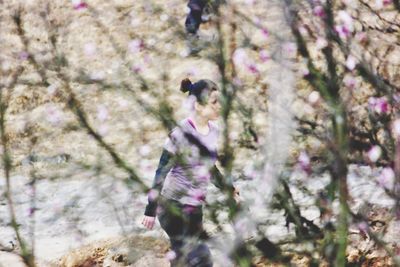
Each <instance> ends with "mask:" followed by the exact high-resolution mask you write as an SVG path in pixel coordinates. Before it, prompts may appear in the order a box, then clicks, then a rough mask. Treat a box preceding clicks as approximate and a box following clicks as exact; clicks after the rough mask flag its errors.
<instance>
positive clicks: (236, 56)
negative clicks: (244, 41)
mask: <svg viewBox="0 0 400 267" xmlns="http://www.w3.org/2000/svg"><path fill="white" fill-rule="evenodd" d="M247 61H248V56H247V53H246V51H245V50H244V49H243V48H238V49H236V50H235V52H234V53H233V63H234V64H235V65H237V66H239V65H243V64H245V63H246V62H247Z"/></svg>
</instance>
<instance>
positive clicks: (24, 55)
mask: <svg viewBox="0 0 400 267" xmlns="http://www.w3.org/2000/svg"><path fill="white" fill-rule="evenodd" d="M28 58H29V53H28V52H26V51H22V52H21V53H19V59H20V60H27V59H28Z"/></svg>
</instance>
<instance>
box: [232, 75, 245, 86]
mask: <svg viewBox="0 0 400 267" xmlns="http://www.w3.org/2000/svg"><path fill="white" fill-rule="evenodd" d="M232 82H233V84H234V85H236V86H243V82H242V80H241V79H240V78H239V77H237V76H235V77H234V78H233V80H232Z"/></svg>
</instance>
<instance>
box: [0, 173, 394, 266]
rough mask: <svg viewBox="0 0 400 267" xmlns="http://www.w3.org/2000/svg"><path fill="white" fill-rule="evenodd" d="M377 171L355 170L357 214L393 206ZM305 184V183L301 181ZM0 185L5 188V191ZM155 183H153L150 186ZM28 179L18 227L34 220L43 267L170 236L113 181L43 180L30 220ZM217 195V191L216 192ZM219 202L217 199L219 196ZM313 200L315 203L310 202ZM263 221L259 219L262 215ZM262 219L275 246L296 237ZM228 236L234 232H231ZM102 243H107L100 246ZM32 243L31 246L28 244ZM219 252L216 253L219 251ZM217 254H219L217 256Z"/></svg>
mask: <svg viewBox="0 0 400 267" xmlns="http://www.w3.org/2000/svg"><path fill="white" fill-rule="evenodd" d="M377 174H378V172H377V171H371V169H369V168H365V167H362V168H354V167H353V168H351V173H350V175H349V188H350V189H351V195H352V196H353V198H354V200H355V202H354V203H355V204H354V206H353V208H355V209H356V208H357V205H361V203H363V202H365V201H368V202H370V203H374V204H376V205H379V206H389V205H391V204H392V202H391V200H390V199H389V198H388V197H386V196H385V193H384V192H383V190H382V189H380V188H379V187H377V186H376V183H375V182H374V180H373V176H374V175H377ZM299 179H300V178H299ZM4 180H5V179H1V180H0V186H2V187H3V186H4ZM321 180H322V181H323V179H320V180H318V182H317V180H316V179H315V180H312V179H310V180H307V181H304V182H305V184H307V185H309V187H310V188H311V189H313V190H318V188H321V187H323V185H324V184H323V182H321ZM147 182H150V181H147ZM27 183H28V178H27V177H25V176H13V177H12V186H13V200H14V203H15V208H16V212H17V218H18V223H19V224H20V225H21V228H20V229H21V232H22V234H23V236H25V237H30V225H32V223H33V220H34V240H35V243H34V244H35V255H36V257H37V260H38V262H39V263H40V265H39V266H46V263H48V262H53V263H54V262H57V260H58V259H60V258H61V257H62V256H63V255H64V254H66V253H68V252H69V251H71V250H72V249H75V248H79V247H81V246H83V245H86V244H96V242H100V243H104V240H112V239H118V236H120V239H121V238H122V237H126V236H129V235H138V236H141V237H146V236H147V237H155V238H157V239H162V240H165V238H166V236H165V234H164V233H163V232H162V230H161V228H160V227H159V225H157V226H156V227H155V228H154V230H152V231H146V230H144V229H143V228H142V227H141V224H140V221H141V218H142V214H143V210H144V207H145V204H146V197H145V196H144V195H143V194H140V193H136V192H134V191H133V190H131V189H129V188H128V187H127V186H126V185H125V184H124V183H123V182H122V181H118V180H115V179H112V178H110V177H99V178H92V179H89V180H80V179H71V180H65V179H59V180H53V181H51V180H39V181H37V184H36V206H37V210H36V212H35V213H34V216H30V215H29V213H30V212H29V210H30V201H31V196H32V188H31V187H30V186H29V185H28V184H27ZM248 183H250V182H248V181H247V182H237V184H238V186H239V187H240V188H241V191H242V195H243V199H244V200H245V199H246V196H247V195H248V194H251V192H246V184H248ZM211 191H214V192H215V189H213V188H211ZM214 196H216V195H214ZM294 196H295V199H298V200H299V203H300V204H301V205H302V206H303V207H307V206H309V205H308V203H307V198H306V197H304V196H302V195H301V194H300V193H299V192H296V191H294ZM309 200H311V199H309ZM0 204H1V206H0V218H2V219H1V221H0V222H1V225H0V227H1V228H0V229H1V230H0V240H2V243H3V245H5V246H9V245H10V244H11V243H10V242H12V243H14V244H16V238H15V235H14V232H13V230H12V229H11V227H10V226H9V225H7V223H8V222H9V216H8V206H7V205H6V202H5V199H4V197H2V198H1V202H0ZM303 214H304V215H305V216H306V217H307V218H308V219H313V220H318V215H319V213H318V211H317V210H316V209H315V208H312V207H310V208H307V209H304V213H303ZM259 216H260V215H259ZM262 216H266V218H267V217H269V219H271V216H273V218H274V219H276V220H277V222H280V223H278V224H275V225H272V226H271V227H269V228H268V229H267V234H268V236H269V237H270V238H271V239H272V240H279V239H281V238H285V237H287V236H288V235H291V234H292V233H290V232H288V231H287V230H286V228H285V227H284V221H283V218H281V217H282V216H281V215H279V214H274V213H268V211H265V214H263V215H262ZM206 227H207V229H208V230H209V231H211V232H212V231H213V225H212V224H210V223H209V222H208V221H206ZM227 229H228V230H227V232H229V227H227ZM99 240H103V241H99ZM27 241H28V242H30V240H29V239H28V240H27ZM215 249H216V248H215ZM213 253H214V254H216V253H218V251H217V250H215V251H213ZM0 262H1V264H2V266H4V267H6V266H16V267H17V266H22V265H21V264H18V260H17V258H16V257H15V256H13V255H11V254H10V253H6V252H1V253H0Z"/></svg>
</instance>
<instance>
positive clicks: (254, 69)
mask: <svg viewBox="0 0 400 267" xmlns="http://www.w3.org/2000/svg"><path fill="white" fill-rule="evenodd" d="M247 69H248V70H249V71H250V72H251V73H252V74H259V73H260V71H259V70H258V68H257V65H256V64H254V63H250V64H247Z"/></svg>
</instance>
